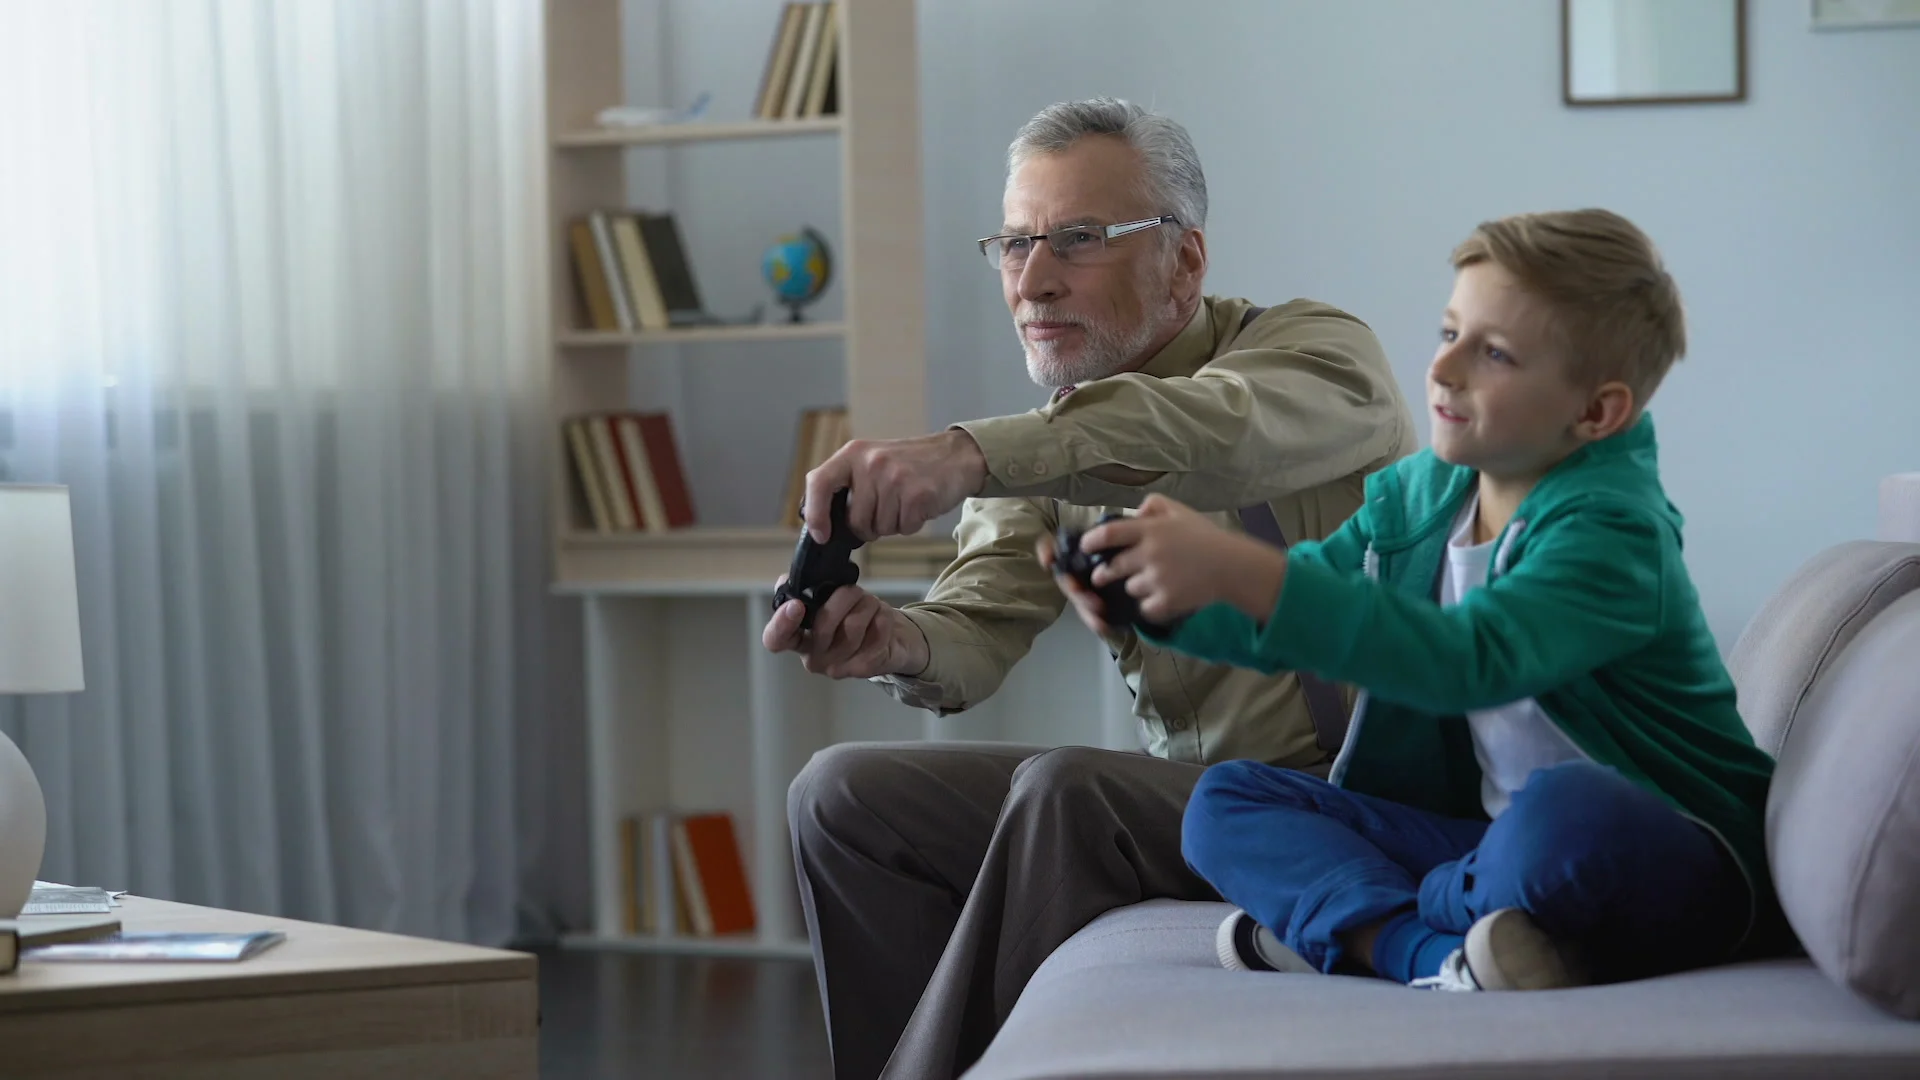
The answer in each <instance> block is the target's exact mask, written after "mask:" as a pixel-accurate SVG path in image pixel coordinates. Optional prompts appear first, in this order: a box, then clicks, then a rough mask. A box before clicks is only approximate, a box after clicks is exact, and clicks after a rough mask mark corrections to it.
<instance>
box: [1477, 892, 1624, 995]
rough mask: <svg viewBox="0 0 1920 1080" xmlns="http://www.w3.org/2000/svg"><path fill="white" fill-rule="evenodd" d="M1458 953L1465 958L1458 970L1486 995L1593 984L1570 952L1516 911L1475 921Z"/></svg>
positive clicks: (1501, 912)
mask: <svg viewBox="0 0 1920 1080" xmlns="http://www.w3.org/2000/svg"><path fill="white" fill-rule="evenodd" d="M1460 951H1464V952H1465V954H1466V955H1465V956H1464V957H1463V959H1462V965H1461V966H1462V967H1463V968H1464V969H1465V972H1466V975H1467V976H1468V978H1470V979H1472V981H1473V982H1474V984H1475V986H1477V987H1479V988H1480V989H1484V990H1558V989H1561V988H1564V987H1569V986H1585V985H1586V984H1587V983H1588V982H1590V981H1591V979H1590V978H1589V976H1588V973H1587V970H1586V965H1584V964H1582V963H1581V962H1580V958H1579V957H1578V956H1577V955H1576V954H1575V953H1574V951H1573V950H1572V949H1570V948H1567V947H1566V946H1563V945H1561V944H1560V943H1559V942H1557V941H1555V940H1553V938H1551V937H1549V936H1547V933H1546V931H1544V930H1542V929H1540V926H1539V924H1538V923H1535V922H1534V921H1533V917H1532V916H1531V915H1528V914H1527V913H1526V912H1524V911H1521V910H1520V909H1519V908H1502V909H1500V910H1499V911H1496V912H1494V913H1493V914H1491V915H1482V916H1481V917H1480V918H1479V919H1477V920H1475V921H1474V924H1473V925H1472V926H1471V927H1469V928H1468V930H1467V943H1466V946H1465V948H1464V950H1460ZM1460 951H1456V953H1455V955H1459V953H1460ZM1449 959H1451V958H1449Z"/></svg>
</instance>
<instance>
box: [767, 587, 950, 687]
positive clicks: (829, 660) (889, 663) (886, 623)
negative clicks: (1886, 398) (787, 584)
mask: <svg viewBox="0 0 1920 1080" xmlns="http://www.w3.org/2000/svg"><path fill="white" fill-rule="evenodd" d="M785 580H787V579H786V575H784V574H782V575H781V576H780V581H781V582H784V581H785ZM778 584H779V582H775V585H776V586H777V585H778ZM806 612H807V609H806V605H805V604H802V603H801V602H800V601H798V600H789V601H787V602H786V603H785V604H783V605H781V607H780V609H779V610H778V611H775V612H774V613H773V618H771V619H768V620H767V625H766V628H765V629H763V630H761V631H760V643H761V644H762V645H765V646H766V647H767V651H768V652H776V653H781V652H797V653H799V654H800V662H801V664H802V665H804V666H805V667H806V669H807V670H808V671H810V672H813V673H814V674H815V675H827V676H830V677H832V678H835V679H865V678H870V677H872V676H875V675H896V674H897V675H918V674H920V673H921V672H923V671H925V670H926V669H927V659H928V654H927V638H926V635H924V634H922V633H921V632H920V628H919V627H918V626H915V625H914V624H913V621H912V620H910V619H908V618H907V617H906V616H905V615H902V614H900V611H899V609H897V608H894V607H892V606H890V605H888V604H886V603H883V602H882V601H881V600H880V598H879V597H877V596H875V595H873V594H872V593H870V592H868V591H866V590H865V589H862V588H860V587H859V586H858V585H842V586H840V587H839V588H838V589H835V590H834V591H833V595H832V596H830V597H828V598H827V602H826V603H825V604H823V605H821V607H820V610H819V611H818V612H816V613H815V614H814V616H813V628H812V629H811V630H806V631H802V630H801V629H800V620H801V618H802V617H804V616H805V615H806Z"/></svg>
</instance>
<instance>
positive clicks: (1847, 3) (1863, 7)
mask: <svg viewBox="0 0 1920 1080" xmlns="http://www.w3.org/2000/svg"><path fill="white" fill-rule="evenodd" d="M1808 7H1809V13H1810V15H1811V18H1812V21H1813V28H1814V29H1815V30H1877V29H1882V28H1885V27H1890V26H1914V27H1920V0H1808Z"/></svg>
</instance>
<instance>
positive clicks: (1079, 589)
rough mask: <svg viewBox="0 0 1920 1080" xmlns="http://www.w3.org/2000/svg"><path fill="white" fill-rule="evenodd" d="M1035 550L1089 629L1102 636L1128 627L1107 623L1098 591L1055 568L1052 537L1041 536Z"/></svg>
mask: <svg viewBox="0 0 1920 1080" xmlns="http://www.w3.org/2000/svg"><path fill="white" fill-rule="evenodd" d="M1034 550H1035V552H1036V553H1037V554H1038V555H1039V556H1040V565H1041V566H1044V567H1046V568H1047V572H1048V573H1051V574H1052V575H1053V582H1054V584H1056V585H1058V586H1060V591H1061V592H1063V593H1066V594H1067V599H1068V600H1070V601H1072V602H1073V610H1074V612H1075V613H1076V614H1078V615H1079V616H1080V621H1081V622H1083V623H1085V624H1087V629H1089V630H1091V631H1093V632H1094V633H1096V634H1098V635H1100V636H1101V637H1112V636H1113V635H1114V634H1115V633H1117V632H1118V631H1119V630H1124V629H1126V627H1124V626H1123V627H1118V628H1116V627H1112V626H1108V625H1107V619H1106V614H1107V612H1106V605H1105V604H1104V603H1103V602H1101V600H1100V596H1099V594H1098V593H1095V592H1092V591H1090V590H1088V589H1087V588H1086V586H1084V585H1081V584H1080V582H1079V581H1078V580H1076V579H1075V578H1074V576H1073V575H1072V574H1067V573H1062V572H1060V571H1057V570H1055V569H1054V568H1053V539H1052V538H1051V537H1045V536H1043V537H1041V538H1040V543H1039V545H1038V546H1037V547H1036V548H1035V549H1034Z"/></svg>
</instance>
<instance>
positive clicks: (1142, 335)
mask: <svg viewBox="0 0 1920 1080" xmlns="http://www.w3.org/2000/svg"><path fill="white" fill-rule="evenodd" d="M1076 325H1078V326H1079V327H1080V330H1081V340H1080V341H1079V342H1078V343H1077V345H1078V347H1077V348H1075V344H1074V343H1067V344H1066V347H1065V348H1062V345H1063V343H1062V342H1059V341H1032V340H1029V339H1028V338H1027V336H1026V335H1025V334H1021V333H1020V328H1019V326H1018V325H1015V327H1014V332H1015V333H1016V334H1020V345H1021V347H1022V348H1023V349H1024V350H1025V351H1026V354H1027V376H1028V377H1029V378H1031V379H1032V380H1033V381H1034V382H1035V383H1036V384H1038V385H1040V386H1042V387H1045V388H1046V389H1048V390H1057V389H1059V388H1060V387H1062V386H1078V385H1080V384H1081V383H1089V382H1093V381H1094V380H1096V379H1104V378H1106V377H1107V376H1109V375H1114V374H1118V373H1119V372H1122V371H1130V370H1132V369H1133V368H1135V367H1137V366H1138V365H1139V364H1140V362H1141V361H1143V360H1145V359H1146V357H1145V356H1142V355H1141V353H1143V352H1144V351H1145V350H1146V348H1147V343H1148V342H1150V341H1152V340H1153V332H1154V326H1153V321H1152V320H1150V319H1147V320H1142V321H1141V323H1140V325H1139V326H1137V327H1135V328H1134V329H1133V331H1132V332H1130V333H1129V332H1127V331H1124V330H1116V329H1113V328H1111V327H1108V326H1103V325H1101V324H1099V323H1091V324H1089V323H1086V322H1078V321H1076Z"/></svg>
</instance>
